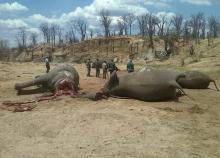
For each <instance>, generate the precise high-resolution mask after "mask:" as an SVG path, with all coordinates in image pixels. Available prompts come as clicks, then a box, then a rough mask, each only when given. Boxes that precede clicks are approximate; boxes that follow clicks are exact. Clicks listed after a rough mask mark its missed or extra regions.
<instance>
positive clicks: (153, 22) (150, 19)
mask: <svg viewBox="0 0 220 158" xmlns="http://www.w3.org/2000/svg"><path fill="white" fill-rule="evenodd" d="M158 22H159V20H158V18H157V17H156V16H154V15H153V14H151V13H148V14H146V15H145V27H146V31H147V34H148V36H149V38H150V45H149V46H150V47H152V48H154V42H153V36H154V35H155V31H156V26H157V24H158Z"/></svg>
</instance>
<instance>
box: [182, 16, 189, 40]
mask: <svg viewBox="0 0 220 158" xmlns="http://www.w3.org/2000/svg"><path fill="white" fill-rule="evenodd" d="M189 38H190V21H188V20H186V21H185V22H184V26H183V39H184V41H185V42H186V43H187V42H188V41H189Z"/></svg>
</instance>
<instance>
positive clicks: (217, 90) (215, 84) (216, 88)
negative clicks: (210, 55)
mask: <svg viewBox="0 0 220 158" xmlns="http://www.w3.org/2000/svg"><path fill="white" fill-rule="evenodd" d="M210 81H211V82H213V83H214V85H215V88H216V89H217V91H219V89H218V87H217V84H216V82H215V80H213V79H211V80H210Z"/></svg>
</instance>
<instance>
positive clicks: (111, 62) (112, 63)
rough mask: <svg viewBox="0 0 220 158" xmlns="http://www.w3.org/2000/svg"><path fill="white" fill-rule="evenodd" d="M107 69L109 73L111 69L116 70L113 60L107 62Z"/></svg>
mask: <svg viewBox="0 0 220 158" xmlns="http://www.w3.org/2000/svg"><path fill="white" fill-rule="evenodd" d="M108 70H109V72H110V74H112V72H113V71H115V70H116V66H115V63H114V61H113V60H111V61H110V62H109V64H108Z"/></svg>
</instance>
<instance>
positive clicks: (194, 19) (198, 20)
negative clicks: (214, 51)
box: [190, 12, 205, 43]
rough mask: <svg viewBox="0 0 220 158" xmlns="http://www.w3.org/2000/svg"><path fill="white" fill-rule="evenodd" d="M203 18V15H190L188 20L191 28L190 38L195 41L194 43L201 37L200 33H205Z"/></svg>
mask: <svg viewBox="0 0 220 158" xmlns="http://www.w3.org/2000/svg"><path fill="white" fill-rule="evenodd" d="M204 21H205V17H204V13H201V12H199V13H197V14H193V15H191V19H190V25H191V27H192V29H193V30H192V37H193V38H194V39H196V42H197V43H198V42H199V38H200V35H201V32H203V33H204V32H205V28H204V27H205V22H204Z"/></svg>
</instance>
